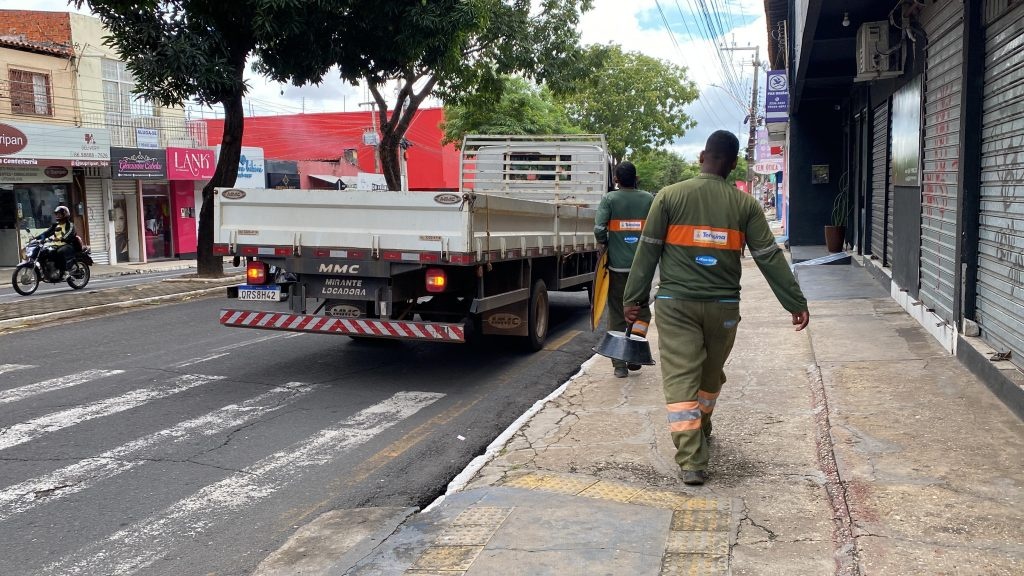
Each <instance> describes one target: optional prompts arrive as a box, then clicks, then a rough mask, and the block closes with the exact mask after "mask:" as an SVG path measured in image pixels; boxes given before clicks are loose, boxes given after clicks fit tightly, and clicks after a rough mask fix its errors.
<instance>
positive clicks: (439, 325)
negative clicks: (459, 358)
mask: <svg viewBox="0 0 1024 576" xmlns="http://www.w3.org/2000/svg"><path fill="white" fill-rule="evenodd" d="M220 323H221V325H223V326H228V327H230V328H258V329H262V330H286V331H289V332H310V333H314V334H341V335H346V336H364V337H369V338H391V339H397V340H426V341H429V342H450V343H454V344H460V343H464V342H465V341H466V327H465V326H464V325H462V324H450V323H445V322H412V321H406V320H380V319H376V318H332V317H330V316H312V315H309V314H288V313H280V312H261V311H258V310H232V309H228V308H224V309H221V311H220Z"/></svg>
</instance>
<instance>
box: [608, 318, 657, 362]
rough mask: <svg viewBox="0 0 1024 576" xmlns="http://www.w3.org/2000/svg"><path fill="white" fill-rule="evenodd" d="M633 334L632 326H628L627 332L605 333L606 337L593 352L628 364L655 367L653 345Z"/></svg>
mask: <svg viewBox="0 0 1024 576" xmlns="http://www.w3.org/2000/svg"><path fill="white" fill-rule="evenodd" d="M632 332H633V325H632V324H630V325H629V326H626V331H625V332H605V335H604V337H603V338H601V341H600V342H598V343H597V346H596V347H594V348H593V350H594V352H597V353H598V354H600V355H601V356H605V357H607V358H611V359H613V360H622V361H623V362H626V363H628V364H642V365H644V366H654V358H653V357H652V356H651V343H650V342H648V341H647V338H642V337H640V336H634V335H633V334H632Z"/></svg>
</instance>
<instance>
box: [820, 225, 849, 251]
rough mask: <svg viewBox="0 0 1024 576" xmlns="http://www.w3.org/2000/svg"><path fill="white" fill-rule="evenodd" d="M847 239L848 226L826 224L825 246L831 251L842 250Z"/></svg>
mask: <svg viewBox="0 0 1024 576" xmlns="http://www.w3.org/2000/svg"><path fill="white" fill-rule="evenodd" d="M845 241H846V226H825V247H826V248H827V249H828V251H829V252H831V253H834V252H842V251H843V243H844V242H845Z"/></svg>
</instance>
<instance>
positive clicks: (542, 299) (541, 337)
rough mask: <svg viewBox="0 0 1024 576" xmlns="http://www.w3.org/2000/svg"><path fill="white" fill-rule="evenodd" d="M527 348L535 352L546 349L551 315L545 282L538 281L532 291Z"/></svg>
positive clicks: (534, 283)
mask: <svg viewBox="0 0 1024 576" xmlns="http://www.w3.org/2000/svg"><path fill="white" fill-rule="evenodd" d="M528 314H529V316H528V319H527V330H528V335H527V336H526V346H527V348H528V349H529V350H532V351H534V352H536V351H538V350H540V349H541V348H543V347H544V341H545V340H547V337H548V327H549V323H550V320H551V314H550V313H549V311H548V287H547V285H545V284H544V281H543V280H540V279H537V280H535V281H534V282H533V287H532V288H531V289H530V308H529V311H528Z"/></svg>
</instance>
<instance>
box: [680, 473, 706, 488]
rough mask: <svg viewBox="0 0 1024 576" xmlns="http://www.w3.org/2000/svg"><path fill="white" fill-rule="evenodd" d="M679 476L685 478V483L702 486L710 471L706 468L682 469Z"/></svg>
mask: <svg viewBox="0 0 1024 576" xmlns="http://www.w3.org/2000/svg"><path fill="white" fill-rule="evenodd" d="M679 477H680V478H682V479H683V484H686V485H688V486H700V485H701V484H704V482H706V481H707V479H708V473H707V471H705V470H680V471H679Z"/></svg>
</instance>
